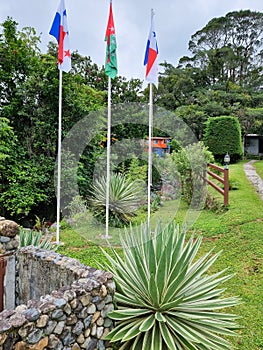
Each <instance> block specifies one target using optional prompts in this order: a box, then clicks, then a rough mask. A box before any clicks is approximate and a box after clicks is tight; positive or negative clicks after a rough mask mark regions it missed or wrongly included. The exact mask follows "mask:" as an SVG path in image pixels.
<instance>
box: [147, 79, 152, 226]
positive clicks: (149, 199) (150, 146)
mask: <svg viewBox="0 0 263 350" xmlns="http://www.w3.org/2000/svg"><path fill="white" fill-rule="evenodd" d="M152 124H153V87H152V83H150V96H149V137H148V138H149V147H148V220H147V222H148V229H150V219H151V186H152Z"/></svg>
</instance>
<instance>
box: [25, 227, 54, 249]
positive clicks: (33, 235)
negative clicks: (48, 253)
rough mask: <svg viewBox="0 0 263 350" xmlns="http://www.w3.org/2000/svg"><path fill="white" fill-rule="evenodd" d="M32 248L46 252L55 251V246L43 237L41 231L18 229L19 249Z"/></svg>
mask: <svg viewBox="0 0 263 350" xmlns="http://www.w3.org/2000/svg"><path fill="white" fill-rule="evenodd" d="M31 245H32V246H34V247H38V248H41V249H46V250H56V248H57V246H56V245H55V244H53V243H52V242H51V240H50V239H48V238H45V237H43V234H42V232H41V231H38V232H36V231H33V230H26V229H24V228H20V232H19V247H20V248H21V247H27V246H31Z"/></svg>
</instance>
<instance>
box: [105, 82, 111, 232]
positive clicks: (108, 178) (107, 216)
mask: <svg viewBox="0 0 263 350" xmlns="http://www.w3.org/2000/svg"><path fill="white" fill-rule="evenodd" d="M110 147H111V77H110V76H109V78H108V130H107V171H106V236H105V238H108V237H109V197H110V151H111V150H110Z"/></svg>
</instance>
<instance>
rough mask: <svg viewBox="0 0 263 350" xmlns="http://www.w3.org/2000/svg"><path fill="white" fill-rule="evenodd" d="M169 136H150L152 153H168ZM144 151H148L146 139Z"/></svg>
mask: <svg viewBox="0 0 263 350" xmlns="http://www.w3.org/2000/svg"><path fill="white" fill-rule="evenodd" d="M170 142H171V139H170V137H157V136H154V137H152V153H154V154H157V155H158V156H159V157H162V156H164V155H165V154H169V153H170ZM146 151H148V140H147V141H146Z"/></svg>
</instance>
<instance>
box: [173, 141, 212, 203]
mask: <svg viewBox="0 0 263 350" xmlns="http://www.w3.org/2000/svg"><path fill="white" fill-rule="evenodd" d="M172 159H173V161H174V164H175V167H176V170H177V172H178V173H179V174H180V180H181V187H182V194H183V197H184V199H185V200H186V202H187V203H188V204H190V203H192V205H193V206H198V205H200V203H201V202H202V200H203V198H204V189H205V186H204V179H203V177H204V172H205V171H206V168H207V163H210V162H212V161H213V160H214V157H213V155H212V153H211V152H210V151H209V150H208V149H207V147H205V146H204V144H203V143H202V142H199V143H196V144H192V145H189V146H187V147H185V148H182V149H181V150H179V151H178V152H173V153H172Z"/></svg>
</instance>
